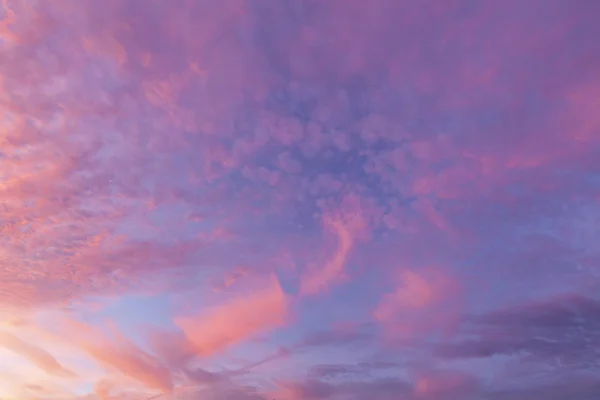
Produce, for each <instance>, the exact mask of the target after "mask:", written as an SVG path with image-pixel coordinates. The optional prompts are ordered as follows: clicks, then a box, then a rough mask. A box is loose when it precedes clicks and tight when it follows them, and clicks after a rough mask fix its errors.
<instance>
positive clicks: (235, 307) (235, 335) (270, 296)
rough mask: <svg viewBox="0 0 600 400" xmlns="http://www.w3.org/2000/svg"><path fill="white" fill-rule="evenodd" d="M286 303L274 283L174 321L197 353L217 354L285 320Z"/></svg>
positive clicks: (203, 354)
mask: <svg viewBox="0 0 600 400" xmlns="http://www.w3.org/2000/svg"><path fill="white" fill-rule="evenodd" d="M287 313H288V305H287V299H286V297H285V294H284V293H283V292H282V291H281V288H280V287H279V285H277V284H275V283H274V284H272V285H271V286H269V287H267V288H266V289H261V290H258V291H256V292H254V293H250V294H248V295H241V296H239V297H236V298H234V299H233V300H230V301H228V302H225V303H223V304H222V305H218V306H216V307H212V308H210V309H208V310H206V311H205V312H200V313H199V314H198V315H194V316H191V317H178V318H176V319H175V323H176V324H177V325H178V326H179V327H180V328H181V329H182V330H183V332H184V333H185V335H186V337H187V339H188V340H189V341H190V342H191V343H192V344H193V345H194V346H195V348H196V350H197V352H198V354H199V355H201V356H209V355H212V354H215V353H218V352H220V351H222V350H224V349H226V348H228V347H229V346H232V345H235V344H238V343H240V342H241V341H242V340H245V339H248V338H250V337H252V336H254V335H256V334H259V333H261V332H265V331H268V330H270V329H273V328H276V327H279V326H282V325H283V324H284V323H285V322H286V318H287Z"/></svg>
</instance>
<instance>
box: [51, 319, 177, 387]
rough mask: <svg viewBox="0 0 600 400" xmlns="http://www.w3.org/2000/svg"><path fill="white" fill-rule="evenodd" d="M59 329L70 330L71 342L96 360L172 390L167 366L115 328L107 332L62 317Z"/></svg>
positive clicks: (137, 379)
mask: <svg viewBox="0 0 600 400" xmlns="http://www.w3.org/2000/svg"><path fill="white" fill-rule="evenodd" d="M62 328H63V329H64V330H65V331H66V332H69V339H70V340H72V341H73V344H74V345H75V346H77V347H79V348H81V349H82V350H83V351H85V352H86V353H87V354H88V355H89V356H90V357H91V358H92V359H93V360H95V361H96V362H98V363H101V364H102V365H105V366H108V367H110V368H114V369H115V370H116V371H119V372H121V373H122V374H124V375H125V376H127V377H130V378H132V379H134V380H136V381H138V382H140V383H142V384H143V385H145V386H147V387H148V388H150V389H158V390H160V391H163V392H167V393H168V392H171V391H172V390H173V387H174V384H173V378H172V376H171V372H170V371H169V369H168V368H166V367H165V366H164V365H162V364H161V363H160V361H159V360H157V359H156V358H155V357H153V356H152V355H151V354H149V353H147V352H145V351H143V350H142V349H140V348H139V347H138V346H136V345H135V344H134V343H133V342H131V341H130V340H128V339H127V338H125V337H124V336H123V335H122V334H121V333H120V332H119V331H118V329H117V328H115V327H114V328H113V329H112V335H107V334H105V333H104V332H102V331H101V330H100V329H97V328H95V327H93V326H89V325H86V324H83V323H81V322H78V321H75V320H72V319H70V320H69V319H65V320H64V322H63V325H62Z"/></svg>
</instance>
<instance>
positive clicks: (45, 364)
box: [0, 331, 75, 377]
mask: <svg viewBox="0 0 600 400" xmlns="http://www.w3.org/2000/svg"><path fill="white" fill-rule="evenodd" d="M0 347H5V348H6V349H8V350H10V351H12V352H14V353H16V354H19V355H21V356H23V357H25V358H26V359H28V360H29V361H31V362H32V363H33V364H35V365H37V366H38V367H39V368H40V369H42V370H43V371H45V372H46V373H48V374H51V375H56V376H59V377H73V376H75V375H74V373H73V372H71V371H69V370H68V369H67V368H65V367H64V366H62V365H61V364H60V363H59V362H58V361H57V360H56V358H54V357H53V356H52V355H51V354H50V353H48V352H47V351H46V350H44V349H42V348H39V347H38V346H35V345H33V344H30V343H27V342H25V341H23V340H21V339H20V338H18V337H17V336H15V335H13V334H11V333H8V332H2V331H0Z"/></svg>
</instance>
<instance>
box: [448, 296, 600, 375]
mask: <svg viewBox="0 0 600 400" xmlns="http://www.w3.org/2000/svg"><path fill="white" fill-rule="evenodd" d="M599 315H600V303H598V302H597V301H596V300H595V299H592V298H588V297H585V296H581V295H577V294H568V295H561V296H557V297H554V298H551V299H548V300H544V301H536V302H532V303H525V304H521V305H518V306H513V307H510V308H505V309H500V310H497V311H493V312H490V313H487V314H483V315H479V316H473V317H471V318H469V319H468V320H467V321H465V323H464V326H463V329H462V330H463V334H464V335H467V336H468V337H469V339H466V338H465V339H459V340H457V341H456V342H450V343H445V344H442V345H441V346H440V347H439V349H438V354H439V355H440V356H442V357H447V358H479V357H491V356H494V355H496V354H508V355H511V354H525V355H528V356H529V357H530V360H532V361H534V362H542V363H546V364H549V365H550V366H552V367H553V368H558V369H559V370H560V369H563V368H575V369H580V368H583V369H586V368H594V367H597V366H598V363H597V361H596V360H595V353H596V348H595V343H596V341H597V339H598V326H597V325H598V324H597V322H596V321H597V319H598V318H597V317H598V316H599Z"/></svg>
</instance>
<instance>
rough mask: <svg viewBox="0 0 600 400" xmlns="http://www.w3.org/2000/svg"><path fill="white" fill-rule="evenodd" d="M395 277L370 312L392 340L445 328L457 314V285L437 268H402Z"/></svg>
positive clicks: (413, 336) (408, 337) (410, 337)
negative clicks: (392, 286) (391, 289)
mask: <svg viewBox="0 0 600 400" xmlns="http://www.w3.org/2000/svg"><path fill="white" fill-rule="evenodd" d="M398 280H399V285H398V287H397V288H396V289H395V291H394V292H392V293H389V294H387V295H385V296H384V297H383V299H382V301H381V302H380V303H379V305H378V306H377V307H376V309H375V310H374V312H373V316H374V317H375V319H376V320H378V321H379V322H381V323H382V324H384V325H385V326H386V327H387V329H388V330H389V331H390V336H391V337H394V338H395V339H394V340H403V339H412V338H415V337H418V336H419V335H421V334H427V333H430V332H431V331H433V330H434V329H439V328H442V329H445V328H448V327H449V326H450V324H451V323H452V322H453V320H454V319H456V318H458V315H459V314H458V312H459V311H458V310H459V308H458V307H459V306H460V303H459V301H458V300H459V299H458V296H459V292H458V287H457V285H456V283H455V282H454V281H453V280H451V279H450V278H448V277H447V276H445V275H444V274H443V273H442V272H441V270H440V269H431V268H430V269H427V268H423V269H422V271H419V272H415V271H412V270H403V271H401V272H400V273H399V279H398Z"/></svg>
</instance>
